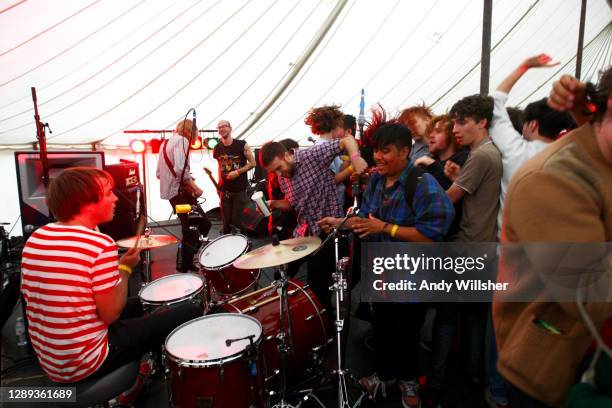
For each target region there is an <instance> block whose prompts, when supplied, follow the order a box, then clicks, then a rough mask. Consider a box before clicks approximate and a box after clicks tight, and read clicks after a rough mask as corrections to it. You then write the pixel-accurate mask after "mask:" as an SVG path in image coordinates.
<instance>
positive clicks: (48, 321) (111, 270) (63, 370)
mask: <svg viewBox="0 0 612 408" xmlns="http://www.w3.org/2000/svg"><path fill="white" fill-rule="evenodd" d="M117 263H118V261H117V245H116V244H115V242H114V241H113V239H112V238H110V237H109V236H107V235H105V234H102V233H99V232H96V231H92V230H90V229H89V228H87V227H83V226H65V225H58V224H48V225H46V226H44V227H42V228H39V229H38V230H36V231H35V232H34V233H33V234H32V236H30V238H29V239H28V241H27V243H26V245H25V247H24V248H23V258H22V264H21V271H22V277H21V292H22V293H23V296H24V298H25V300H26V302H27V309H26V314H27V319H28V324H29V334H30V339H31V340H32V346H33V347H34V350H35V351H36V355H37V356H38V360H39V362H40V365H41V367H42V368H43V369H44V370H45V372H46V373H47V375H48V376H49V378H50V379H51V380H53V381H56V382H75V381H79V380H81V379H83V378H85V377H87V376H89V375H90V374H92V373H94V372H95V371H96V370H97V369H98V368H99V367H100V366H101V365H102V363H103V362H104V360H105V359H106V356H107V355H108V334H107V333H108V330H107V329H108V326H107V325H106V324H105V323H104V322H103V321H102V320H100V318H99V316H98V314H97V312H96V303H95V299H94V294H102V293H104V292H107V291H108V290H110V289H111V288H113V287H114V286H115V285H117V283H118V280H119V277H120V275H119V271H118V270H117Z"/></svg>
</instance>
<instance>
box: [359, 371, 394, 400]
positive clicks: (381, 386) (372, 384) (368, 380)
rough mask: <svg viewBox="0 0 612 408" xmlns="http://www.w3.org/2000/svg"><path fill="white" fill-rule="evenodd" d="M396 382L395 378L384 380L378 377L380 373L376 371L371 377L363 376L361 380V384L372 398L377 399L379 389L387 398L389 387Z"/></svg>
mask: <svg viewBox="0 0 612 408" xmlns="http://www.w3.org/2000/svg"><path fill="white" fill-rule="evenodd" d="M393 384H395V379H393V380H390V381H382V380H381V379H380V378H378V374H376V373H374V374H372V375H371V376H369V377H363V378H362V379H360V380H359V385H361V387H362V388H363V389H364V390H365V392H367V393H368V394H369V395H370V399H373V400H374V399H376V396H377V395H378V391H380V393H381V395H382V396H383V398H387V387H389V386H391V385H393Z"/></svg>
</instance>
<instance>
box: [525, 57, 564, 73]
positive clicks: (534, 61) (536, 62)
mask: <svg viewBox="0 0 612 408" xmlns="http://www.w3.org/2000/svg"><path fill="white" fill-rule="evenodd" d="M559 64H560V62H559V61H556V62H552V57H550V56H549V55H548V54H539V55H536V56H534V57H531V58H527V59H526V60H525V61H524V62H523V66H524V67H525V68H526V69H529V68H542V67H555V66H557V65H559Z"/></svg>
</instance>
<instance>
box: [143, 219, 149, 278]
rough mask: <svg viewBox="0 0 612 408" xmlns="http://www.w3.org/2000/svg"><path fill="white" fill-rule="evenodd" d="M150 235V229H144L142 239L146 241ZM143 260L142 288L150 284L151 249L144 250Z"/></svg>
mask: <svg viewBox="0 0 612 408" xmlns="http://www.w3.org/2000/svg"><path fill="white" fill-rule="evenodd" d="M150 235H151V228H145V230H144V239H145V240H148V238H149V236H150ZM142 254H143V260H142V275H143V277H142V279H143V281H142V286H144V285H146V284H147V283H150V282H151V249H150V248H145V249H144V250H143V251H142Z"/></svg>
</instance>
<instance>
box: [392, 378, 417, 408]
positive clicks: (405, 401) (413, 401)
mask: <svg viewBox="0 0 612 408" xmlns="http://www.w3.org/2000/svg"><path fill="white" fill-rule="evenodd" d="M397 383H398V385H399V389H400V391H401V392H402V406H403V407H404V408H420V407H421V399H420V398H419V384H418V383H417V382H416V381H402V380H400V381H398V382H397Z"/></svg>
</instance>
